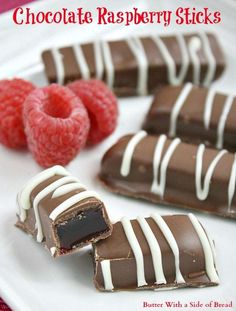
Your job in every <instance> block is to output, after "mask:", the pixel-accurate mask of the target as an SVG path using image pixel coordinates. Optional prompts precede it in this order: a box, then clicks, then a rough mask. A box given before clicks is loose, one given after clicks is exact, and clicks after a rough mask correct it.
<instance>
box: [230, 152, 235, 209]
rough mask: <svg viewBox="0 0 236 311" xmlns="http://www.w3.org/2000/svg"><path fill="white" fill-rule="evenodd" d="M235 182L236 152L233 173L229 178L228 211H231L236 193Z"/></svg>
mask: <svg viewBox="0 0 236 311" xmlns="http://www.w3.org/2000/svg"><path fill="white" fill-rule="evenodd" d="M235 183H236V154H235V155H234V162H233V165H232V169H231V175H230V178H229V187H228V213H231V212H232V211H231V204H232V200H233V197H234V194H235Z"/></svg>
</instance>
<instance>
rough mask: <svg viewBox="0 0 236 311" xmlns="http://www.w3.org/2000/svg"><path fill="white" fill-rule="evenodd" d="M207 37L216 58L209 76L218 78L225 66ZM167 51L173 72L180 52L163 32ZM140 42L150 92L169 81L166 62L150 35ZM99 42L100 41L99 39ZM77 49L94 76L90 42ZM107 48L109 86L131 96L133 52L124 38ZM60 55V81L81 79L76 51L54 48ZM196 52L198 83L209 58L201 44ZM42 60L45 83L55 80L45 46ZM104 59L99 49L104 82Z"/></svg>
mask: <svg viewBox="0 0 236 311" xmlns="http://www.w3.org/2000/svg"><path fill="white" fill-rule="evenodd" d="M196 36H198V34H197V33H193V34H186V35H184V40H185V42H186V44H187V45H188V44H189V42H190V39H192V38H193V37H196ZM207 38H208V40H209V45H210V48H211V50H212V54H213V57H214V59H215V61H216V69H215V73H214V76H213V80H215V79H217V78H219V77H220V76H221V74H222V72H223V71H224V68H225V60H224V55H223V53H222V49H221V47H220V45H219V43H218V41H217V39H216V37H215V36H214V35H213V34H210V33H209V34H207ZM161 39H162V41H163V42H164V44H165V46H166V48H167V50H168V51H169V53H170V55H171V56H172V57H173V60H174V62H175V66H176V72H177V74H178V73H179V71H180V68H181V66H182V65H183V61H182V52H181V49H180V46H179V43H178V41H177V39H176V36H174V35H172V36H166V37H161ZM140 43H141V45H142V47H143V49H144V53H145V57H146V60H147V62H148V68H147V75H148V79H147V93H149V94H151V93H153V92H154V91H155V90H156V88H157V87H159V86H160V85H163V84H168V83H170V81H169V78H168V66H167V64H166V62H165V60H164V58H163V56H162V54H161V52H160V50H159V49H158V47H157V45H156V44H155V43H154V41H153V39H152V38H151V37H150V36H149V37H144V38H140ZM99 44H100V46H101V43H99ZM80 46H81V50H82V53H83V55H84V58H85V61H86V64H87V67H88V70H89V74H90V78H96V77H97V72H96V56H95V52H94V43H86V44H81V45H80ZM108 46H109V50H110V53H111V59H112V65H113V67H114V82H113V85H112V86H111V87H112V88H113V90H114V92H115V93H116V94H117V95H118V96H134V95H139V94H138V91H137V85H138V74H139V73H138V72H139V66H138V60H137V59H136V57H135V55H134V53H133V52H132V51H131V49H130V47H129V45H128V43H127V41H126V40H118V41H109V42H108ZM58 51H59V53H60V54H61V56H62V68H63V71H64V74H63V80H64V84H66V83H69V82H71V81H74V80H76V79H81V78H82V77H83V75H82V71H81V68H80V66H79V65H78V62H77V61H76V55H75V52H74V50H73V48H72V47H71V46H68V47H63V48H60V49H58ZM197 56H198V58H199V62H200V84H201V83H203V81H204V77H205V76H206V73H207V71H208V67H209V62H208V59H207V55H206V54H205V52H204V48H203V44H202V47H201V48H200V49H199V51H198V52H197ZM42 60H43V63H44V66H45V72H46V76H47V78H48V81H49V83H54V82H58V74H57V67H56V62H55V59H54V57H53V53H52V50H50V49H48V50H46V51H44V52H43V53H42ZM106 62H107V59H106V57H105V56H104V53H103V52H102V66H103V67H104V68H105V69H104V70H103V73H102V75H101V76H100V79H102V80H104V81H105V82H107V77H108V72H107V69H106V66H105V64H106ZM193 68H194V66H193V63H192V62H191V60H190V64H189V67H188V70H187V72H186V75H185V77H184V79H183V81H182V82H185V81H193Z"/></svg>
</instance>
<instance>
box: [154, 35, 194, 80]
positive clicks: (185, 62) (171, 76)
mask: <svg viewBox="0 0 236 311" xmlns="http://www.w3.org/2000/svg"><path fill="white" fill-rule="evenodd" d="M152 40H153V41H154V43H155V44H156V46H157V47H158V49H159V51H160V52H161V55H162V57H163V58H164V60H165V62H166V65H167V68H168V80H169V83H170V84H171V85H180V84H182V83H183V81H184V78H185V76H186V74H187V70H188V67H189V55H188V50H187V46H186V43H185V40H184V37H183V35H179V34H177V35H176V40H177V42H178V45H179V48H180V51H181V58H182V66H181V69H180V72H179V75H178V76H177V73H176V71H177V69H176V64H175V60H174V58H173V57H172V56H171V54H170V52H169V50H168V49H167V47H166V45H165V44H164V42H163V40H162V39H161V38H160V37H158V36H152Z"/></svg>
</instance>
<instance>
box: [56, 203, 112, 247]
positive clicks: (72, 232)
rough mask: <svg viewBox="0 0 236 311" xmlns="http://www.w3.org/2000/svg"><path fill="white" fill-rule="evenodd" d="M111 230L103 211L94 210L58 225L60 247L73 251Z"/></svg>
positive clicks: (84, 212) (79, 214)
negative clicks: (72, 249) (81, 244)
mask: <svg viewBox="0 0 236 311" xmlns="http://www.w3.org/2000/svg"><path fill="white" fill-rule="evenodd" d="M108 230H109V227H108V226H107V224H106V222H105V221H104V217H103V214H102V211H101V209H99V208H93V209H89V210H86V211H83V212H80V213H78V214H77V215H76V216H74V217H73V218H70V219H67V220H64V221H63V222H61V223H59V224H57V225H56V232H57V235H58V237H59V241H60V247H62V248H64V249H71V248H74V247H77V246H78V245H79V244H80V243H82V242H87V241H88V240H90V239H91V238H96V237H97V236H99V235H100V234H102V233H104V232H106V231H108Z"/></svg>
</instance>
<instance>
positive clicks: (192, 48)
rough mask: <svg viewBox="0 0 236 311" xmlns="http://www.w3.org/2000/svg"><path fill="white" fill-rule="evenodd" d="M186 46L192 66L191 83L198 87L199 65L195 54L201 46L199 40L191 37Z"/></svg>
mask: <svg viewBox="0 0 236 311" xmlns="http://www.w3.org/2000/svg"><path fill="white" fill-rule="evenodd" d="M188 46H189V55H190V59H191V62H192V64H193V83H194V84H196V85H198V84H200V69H201V64H200V60H199V57H198V55H197V53H198V51H199V50H200V49H201V46H202V42H201V39H200V38H199V37H197V36H194V37H192V38H191V39H190V41H189V44H188Z"/></svg>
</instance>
